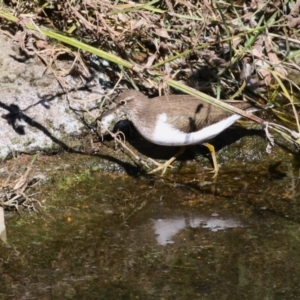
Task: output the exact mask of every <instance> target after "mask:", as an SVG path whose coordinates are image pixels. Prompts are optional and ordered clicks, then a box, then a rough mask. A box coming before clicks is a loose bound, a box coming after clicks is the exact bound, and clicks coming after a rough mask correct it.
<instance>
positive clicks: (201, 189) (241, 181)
mask: <svg viewBox="0 0 300 300" xmlns="http://www.w3.org/2000/svg"><path fill="white" fill-rule="evenodd" d="M76 159H77V158H76V156H73V157H72V158H71V160H76ZM81 159H82V158H81ZM55 160H56V161H55ZM53 164H54V165H56V166H57V167H56V172H57V174H52V175H51V176H50V177H49V178H51V180H50V181H49V182H48V183H47V184H44V185H42V186H40V187H39V190H40V192H41V194H40V195H39V200H40V201H42V203H43V205H44V206H45V207H46V208H45V209H39V211H40V213H33V212H31V213H28V212H21V216H20V215H18V214H16V213H13V212H10V213H6V226H7V239H8V244H7V245H5V244H4V243H2V244H1V247H0V252H1V255H0V257H1V259H0V262H1V263H0V274H1V275H0V285H1V289H0V299H107V300H110V299H300V257H299V252H300V224H299V220H300V218H299V172H298V170H295V169H293V167H292V165H291V164H289V163H283V164H282V165H281V166H280V168H281V169H280V172H279V171H277V166H276V168H275V167H274V166H272V165H270V164H269V165H263V164H247V165H243V166H241V165H236V166H230V167H229V166H228V167H227V168H223V169H222V171H221V173H220V176H219V177H218V179H217V182H216V184H215V185H213V184H210V183H211V175H210V174H206V173H203V174H198V175H196V174H192V173H191V174H184V175H182V174H178V175H169V176H166V178H164V179H161V178H159V177H148V176H144V177H136V178H134V177H130V176H127V175H122V174H112V173H111V174H105V173H103V172H99V171H92V170H93V169H95V168H94V166H93V162H92V163H90V164H86V166H85V168H77V167H72V166H71V167H66V165H67V164H65V165H64V166H61V167H59V162H58V160H57V159H55V158H54V161H53ZM47 166H48V167H49V166H50V164H47ZM272 167H273V168H272Z"/></svg>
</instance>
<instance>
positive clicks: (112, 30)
mask: <svg viewBox="0 0 300 300" xmlns="http://www.w3.org/2000/svg"><path fill="white" fill-rule="evenodd" d="M285 2H286V1H266V0H256V1H254V0H252V1H213V0H212V1H205V0H204V1H192V0H191V1H181V0H177V1H171V0H165V1H158V0H154V1H150V2H147V1H125V0H124V1H108V0H101V1H96V0H89V1H87V0H86V1H70V0H68V1H63V2H62V1H49V2H43V1H40V2H38V1H36V2H33V1H5V4H6V6H5V7H4V6H3V7H2V9H0V17H1V16H2V17H3V20H4V19H6V20H7V21H6V22H3V24H2V26H1V29H2V30H3V31H4V30H8V29H9V30H10V31H13V30H12V28H13V27H12V24H11V21H14V20H16V19H13V17H12V16H13V15H14V16H17V18H18V19H17V23H18V25H19V31H17V28H16V27H15V33H16V35H15V39H16V36H17V40H18V41H19V43H20V45H21V46H20V47H21V48H22V49H23V51H27V52H28V51H35V53H38V54H39V55H40V56H41V58H42V59H43V60H45V61H46V62H47V65H49V67H52V66H53V62H54V61H55V60H56V59H58V58H59V57H60V56H61V55H64V54H65V53H68V55H71V56H73V57H74V64H73V70H74V68H75V67H76V68H77V69H79V70H81V72H82V73H83V74H85V75H90V72H89V67H90V66H91V65H92V64H91V61H93V60H94V57H93V56H92V53H94V54H96V55H98V56H100V57H102V58H104V59H105V60H109V61H111V62H114V63H115V64H110V66H109V67H107V72H109V74H110V78H111V82H112V86H114V84H115V83H117V82H118V80H119V81H120V84H118V87H120V86H122V87H125V86H126V87H127V88H138V89H139V90H142V91H144V92H145V93H147V94H148V95H150V96H151V95H157V94H162V93H168V92H171V93H173V92H176V91H174V87H176V89H178V90H182V91H185V92H189V90H188V89H185V88H184V85H187V86H189V87H192V88H194V89H196V90H198V91H201V92H203V93H205V94H208V95H210V96H212V97H214V98H216V99H233V98H236V99H241V98H244V97H246V98H247V99H249V98H250V99H254V100H255V101H259V102H262V103H266V102H272V103H274V104H275V110H274V115H273V118H274V119H275V120H276V122H281V123H282V124H283V125H284V126H287V127H289V128H290V129H291V130H292V131H289V130H288V129H287V130H286V129H285V130H284V132H282V131H281V130H282V129H281V128H280V127H276V126H275V128H276V130H278V131H279V132H280V133H281V134H285V135H286V136H285V137H286V138H287V139H288V140H290V141H292V142H293V143H296V144H299V134H298V133H299V130H300V126H299V121H298V112H297V109H298V106H299V101H298V100H297V95H299V86H298V82H297V80H296V79H295V78H296V76H295V74H298V73H299V66H298V56H299V49H300V42H299V41H300V39H299V26H300V21H299V20H300V17H299V13H300V1H296V2H295V3H293V4H290V2H288V4H285ZM28 26H29V27H30V28H31V29H35V30H36V32H37V33H38V32H39V31H40V32H42V33H43V34H46V35H48V36H50V37H52V38H57V39H59V40H60V41H63V42H65V43H67V44H69V45H72V46H74V47H76V48H77V49H81V50H82V51H81V52H80V53H78V52H77V49H76V50H74V51H70V49H67V48H65V47H62V46H59V47H57V46H55V45H53V43H50V42H49V41H48V40H46V39H45V38H39V37H35V41H34V42H32V41H31V40H30V37H31V36H32V34H24V32H26V30H27V29H26V28H28ZM20 28H21V30H20ZM44 28H48V29H46V30H45V29H44ZM55 31H58V32H61V34H60V35H59V34H57V33H56V32H55ZM18 32H19V35H17V33H18ZM20 32H21V33H20ZM22 32H23V34H22ZM81 41H84V43H82V42H81ZM71 49H74V48H71ZM99 49H101V50H99ZM28 55H30V52H28ZM54 71H55V70H54ZM69 71H70V72H71V71H72V70H69ZM57 78H58V79H60V78H61V77H60V76H57ZM174 82H177V83H178V84H175V85H174V84H172V83H174ZM179 83H183V84H184V85H180V84H179ZM62 86H63V82H62ZM170 86H173V88H171V87H170ZM295 95H296V96H295ZM272 126H273V125H271V127H272ZM272 128H273V127H272Z"/></svg>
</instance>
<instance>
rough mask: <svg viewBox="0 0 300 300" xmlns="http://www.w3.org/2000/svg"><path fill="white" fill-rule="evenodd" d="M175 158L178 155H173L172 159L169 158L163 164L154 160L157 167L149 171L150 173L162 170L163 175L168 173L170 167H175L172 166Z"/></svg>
mask: <svg viewBox="0 0 300 300" xmlns="http://www.w3.org/2000/svg"><path fill="white" fill-rule="evenodd" d="M174 160H176V157H172V158H171V159H169V160H168V161H166V162H165V163H163V164H160V163H158V162H157V161H153V160H152V161H153V162H154V163H155V164H156V165H157V168H155V169H154V170H152V171H150V172H148V174H153V173H156V172H158V171H161V170H162V173H161V176H163V175H164V174H165V173H166V171H167V169H168V168H174V167H173V166H171V164H172V163H173V162H174Z"/></svg>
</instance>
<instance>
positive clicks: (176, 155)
mask: <svg viewBox="0 0 300 300" xmlns="http://www.w3.org/2000/svg"><path fill="white" fill-rule="evenodd" d="M185 149H186V147H181V148H180V149H179V151H178V152H177V153H176V154H175V155H174V156H173V157H172V158H170V159H169V160H168V161H166V162H165V163H164V164H161V165H160V166H159V167H157V168H156V169H154V170H152V171H150V172H149V173H148V174H153V173H155V172H157V171H160V170H163V171H162V173H161V175H164V174H165V173H166V170H167V168H168V167H170V166H171V164H172V163H173V162H174V161H175V160H176V159H177V158H178V157H179V156H180V155H181V154H182V153H183V152H184V151H185Z"/></svg>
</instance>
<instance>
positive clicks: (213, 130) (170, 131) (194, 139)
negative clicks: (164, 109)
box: [151, 114, 241, 146]
mask: <svg viewBox="0 0 300 300" xmlns="http://www.w3.org/2000/svg"><path fill="white" fill-rule="evenodd" d="M240 118H241V116H240V115H237V114H234V115H231V116H230V117H228V118H226V119H223V120H222V121H219V122H217V123H214V124H212V125H209V126H207V127H205V128H203V129H201V130H198V131H196V132H191V133H185V132H182V131H180V130H178V129H177V128H175V127H173V126H172V125H170V124H168V123H167V116H166V114H161V115H159V116H158V118H157V123H156V126H155V130H154V132H153V135H152V137H151V142H154V143H155V144H158V145H163V146H187V145H195V144H201V143H205V142H207V141H209V140H210V139H212V138H214V137H215V136H217V135H218V134H219V133H221V132H222V131H224V130H225V129H226V128H228V127H230V126H231V125H232V124H233V123H235V122H236V121H237V120H238V119H240Z"/></svg>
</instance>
